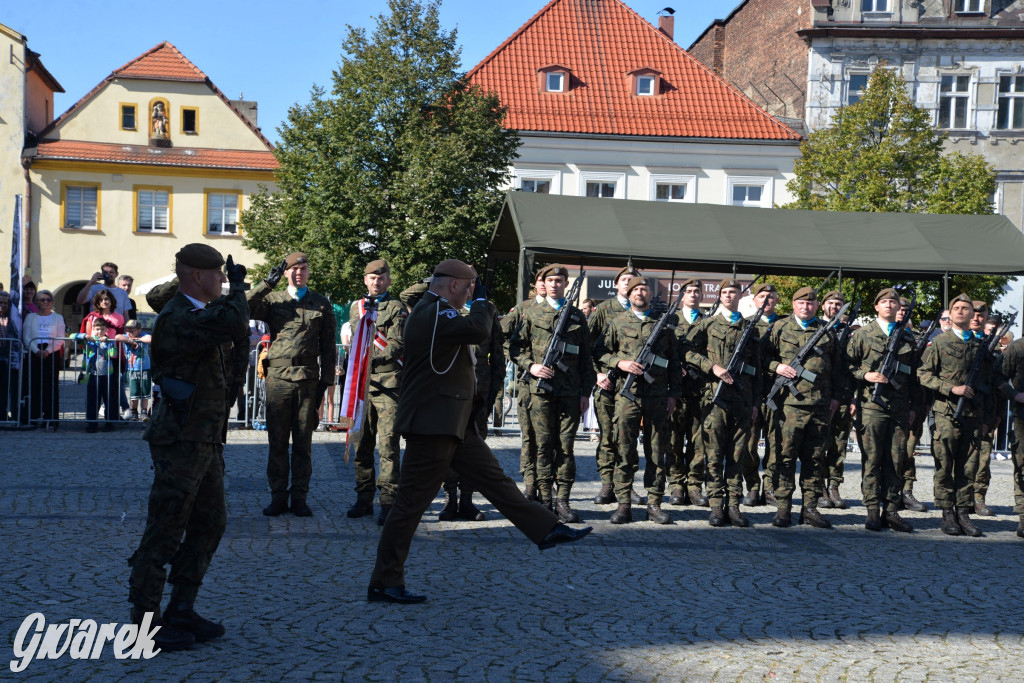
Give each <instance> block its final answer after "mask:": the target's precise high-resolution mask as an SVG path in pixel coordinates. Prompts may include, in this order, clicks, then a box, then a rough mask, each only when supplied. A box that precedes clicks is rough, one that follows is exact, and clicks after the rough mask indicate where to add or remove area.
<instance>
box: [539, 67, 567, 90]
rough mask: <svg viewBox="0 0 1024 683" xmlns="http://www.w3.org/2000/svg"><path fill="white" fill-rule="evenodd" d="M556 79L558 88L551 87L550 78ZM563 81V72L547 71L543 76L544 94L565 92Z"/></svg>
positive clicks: (564, 79)
mask: <svg viewBox="0 0 1024 683" xmlns="http://www.w3.org/2000/svg"><path fill="white" fill-rule="evenodd" d="M555 76H557V77H558V87H557V88H552V87H551V78H552V77H555ZM565 81H566V74H565V72H564V71H549V72H547V73H546V74H544V91H545V92H565Z"/></svg>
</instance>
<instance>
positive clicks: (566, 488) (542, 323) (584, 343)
mask: <svg viewBox="0 0 1024 683" xmlns="http://www.w3.org/2000/svg"><path fill="white" fill-rule="evenodd" d="M541 274H542V275H543V277H544V286H545V288H546V289H547V296H546V297H545V302H544V303H542V304H538V305H536V306H531V307H529V308H527V309H526V311H525V314H524V315H523V324H522V326H521V327H520V329H519V332H518V334H514V335H513V337H512V341H511V343H510V345H509V348H510V351H509V353H510V355H511V356H512V358H514V359H515V362H516V365H518V366H519V369H520V371H521V372H522V373H523V374H524V375H529V377H530V389H529V391H530V421H531V422H532V423H533V428H534V431H535V433H536V435H537V489H538V493H539V495H540V501H541V503H542V504H544V505H545V506H547V507H548V508H551V507H552V503H553V498H552V485H553V484H554V483H555V482H556V480H557V484H558V500H557V503H555V504H554V510H555V513H556V514H557V515H558V518H559V519H560V520H561V521H562V522H576V521H579V516H578V515H577V514H576V513H575V512H573V510H572V508H571V507H570V505H569V494H570V491H571V490H572V485H573V483H574V482H575V481H576V459H575V456H574V453H573V447H574V442H575V439H576V428H577V427H578V426H579V422H580V416H581V415H582V414H583V413H585V412H586V410H587V405H588V403H589V402H590V393H591V392H592V391H593V390H594V383H595V381H596V379H597V378H596V375H595V372H594V362H593V355H592V345H591V341H590V332H589V331H588V329H587V319H586V318H585V317H583V313H582V312H581V311H580V309H578V308H576V307H575V306H572V307H571V309H570V310H569V314H568V315H569V321H568V325H566V329H565V336H564V339H563V341H564V342H565V343H566V346H567V350H566V353H565V355H564V356H563V358H562V362H563V363H564V364H565V365H566V366H567V367H568V370H559V369H557V368H550V367H547V366H546V365H543V364H542V361H543V359H544V352H545V350H546V349H547V346H548V343H549V342H550V341H551V338H552V336H553V335H554V331H555V322H556V315H557V313H558V311H559V310H561V307H562V306H569V305H570V304H569V303H568V302H567V301H566V300H565V298H564V297H563V294H564V293H565V287H566V284H567V283H568V279H569V271H568V269H567V268H566V267H565V266H559V265H553V266H548V267H547V268H545V269H543V270H542V271H541ZM541 379H544V380H548V381H550V382H551V384H552V385H553V390H552V391H545V390H544V389H542V388H541V387H540V386H538V380H541Z"/></svg>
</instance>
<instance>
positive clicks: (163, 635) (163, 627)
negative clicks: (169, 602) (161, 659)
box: [131, 607, 196, 652]
mask: <svg viewBox="0 0 1024 683" xmlns="http://www.w3.org/2000/svg"><path fill="white" fill-rule="evenodd" d="M151 611H153V620H152V621H151V622H150V628H152V627H154V626H159V627H160V628H159V630H157V632H156V634H154V635H153V644H154V645H155V646H156V647H158V648H160V649H161V650H163V651H165V652H177V651H179V650H187V649H189V648H190V647H192V646H193V645H195V644H196V637H195V636H194V635H192V634H191V633H189V632H188V631H186V630H184V629H181V628H177V627H175V626H171V625H170V624H168V623H167V622H166V621H164V620H163V618H162V617H161V616H160V608H159V607H158V608H157V609H156V610H151ZM145 616H146V610H143V609H142V608H139V607H133V608H132V616H131V619H132V623H133V624H135V625H136V626H140V625H141V624H142V620H143V619H144V618H145Z"/></svg>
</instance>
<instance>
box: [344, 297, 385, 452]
mask: <svg viewBox="0 0 1024 683" xmlns="http://www.w3.org/2000/svg"><path fill="white" fill-rule="evenodd" d="M365 301H366V300H365V299H364V300H362V301H360V302H359V320H358V321H357V322H356V323H355V325H354V327H353V330H352V348H351V350H350V351H349V354H348V368H347V369H346V372H345V390H344V391H343V392H342V395H341V416H342V417H343V418H348V419H350V420H352V426H351V427H349V430H348V433H347V434H346V435H345V462H348V455H349V446H350V445H351V444H352V443H353V442H355V441H357V437H358V434H359V433H360V432H361V431H362V427H363V405H364V404H365V402H366V390H367V385H368V384H369V382H370V349H371V345H372V344H373V343H374V342H375V340H376V338H377V325H376V322H377V306H376V301H373V302H372V303H371V305H370V306H366V305H365ZM353 435H355V436H353Z"/></svg>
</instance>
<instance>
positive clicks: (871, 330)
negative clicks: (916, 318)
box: [847, 288, 919, 532]
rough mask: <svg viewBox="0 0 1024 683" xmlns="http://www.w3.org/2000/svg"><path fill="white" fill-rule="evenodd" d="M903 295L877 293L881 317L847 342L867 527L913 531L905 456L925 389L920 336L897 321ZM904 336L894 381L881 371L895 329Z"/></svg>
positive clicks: (887, 289)
mask: <svg viewBox="0 0 1024 683" xmlns="http://www.w3.org/2000/svg"><path fill="white" fill-rule="evenodd" d="M899 309H900V296H899V294H897V293H896V290H894V289H892V288H886V289H883V290H882V291H880V292H879V293H878V294H877V295H876V296H875V312H876V313H877V315H878V317H877V318H876V319H875V320H874V321H872V322H871V323H869V324H867V325H865V326H864V327H862V328H861V329H859V330H857V331H856V332H854V333H853V336H852V337H851V338H850V345H849V347H848V348H847V359H848V362H849V364H850V372H851V373H852V375H853V380H854V382H855V387H856V393H855V398H854V407H853V409H852V415H853V418H854V426H855V427H856V429H857V435H858V437H859V441H860V446H861V471H862V474H861V492H862V495H863V499H864V506H865V507H866V508H867V511H868V516H867V520H866V521H865V523H864V528H865V529H868V530H869V531H881V530H882V528H883V527H885V526H888V527H889V528H890V529H892V530H894V531H902V532H911V531H913V527H912V526H911V525H910V524H909V523H908V522H906V521H905V520H904V519H903V518H901V517H900V515H899V509H900V502H901V500H902V490H903V479H902V478H903V469H904V464H903V459H904V458H905V457H906V442H907V430H908V429H909V426H910V423H911V421H912V420H911V417H912V416H911V415H910V406H911V405H913V404H914V403H915V402H916V400H917V395H918V392H919V388H918V384H917V381H916V380H915V378H914V369H913V366H914V362H915V361H914V337H913V335H911V334H910V332H908V331H906V329H905V328H904V327H903V325H902V324H901V323H900V322H898V321H897V319H896V318H897V315H898V313H899ZM893 334H899V335H902V336H903V341H901V342H900V347H899V352H898V354H897V359H898V362H899V364H900V366H899V367H900V369H899V370H898V372H897V378H895V381H896V384H892V383H890V382H889V380H888V379H886V377H885V375H883V374H882V373H880V372H878V369H879V368H880V366H881V364H882V360H883V359H884V357H885V352H886V345H887V344H888V343H889V339H890V338H891V335H893ZM879 384H882V385H887V386H885V387H884V388H883V392H882V394H881V395H880V399H881V400H882V401H883V402H884V404H885V405H879V404H877V403H875V402H874V401H872V400H871V398H872V396H873V395H874V391H875V387H876V386H877V385H879Z"/></svg>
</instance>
